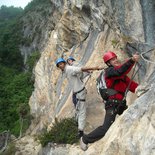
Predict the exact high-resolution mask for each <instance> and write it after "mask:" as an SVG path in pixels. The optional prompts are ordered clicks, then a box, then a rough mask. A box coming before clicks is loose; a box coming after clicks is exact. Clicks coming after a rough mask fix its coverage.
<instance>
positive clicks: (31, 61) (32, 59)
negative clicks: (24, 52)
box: [26, 51, 40, 71]
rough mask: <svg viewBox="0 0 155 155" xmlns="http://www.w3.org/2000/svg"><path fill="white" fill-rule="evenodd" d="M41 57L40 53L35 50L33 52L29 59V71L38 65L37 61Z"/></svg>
mask: <svg viewBox="0 0 155 155" xmlns="http://www.w3.org/2000/svg"><path fill="white" fill-rule="evenodd" d="M39 58H40V53H39V52H37V51H35V52H33V53H32V54H31V55H30V56H29V57H28V59H27V62H26V64H27V66H28V68H29V71H32V69H33V68H34V66H35V65H36V63H37V61H38V60H39Z"/></svg>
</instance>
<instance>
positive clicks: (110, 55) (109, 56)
mask: <svg viewBox="0 0 155 155" xmlns="http://www.w3.org/2000/svg"><path fill="white" fill-rule="evenodd" d="M112 58H117V55H116V54H115V53H114V52H111V51H108V52H106V53H105V54H104V55H103V60H104V62H105V63H106V62H108V61H109V60H110V59H112Z"/></svg>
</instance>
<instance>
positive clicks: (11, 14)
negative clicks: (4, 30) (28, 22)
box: [0, 5, 23, 22]
mask: <svg viewBox="0 0 155 155" xmlns="http://www.w3.org/2000/svg"><path fill="white" fill-rule="evenodd" d="M22 12H23V9H22V8H21V7H20V8H18V7H13V6H10V7H7V6H4V5H2V6H1V7H0V22H1V21H3V22H4V20H10V19H14V18H16V17H17V16H18V15H21V13H22Z"/></svg>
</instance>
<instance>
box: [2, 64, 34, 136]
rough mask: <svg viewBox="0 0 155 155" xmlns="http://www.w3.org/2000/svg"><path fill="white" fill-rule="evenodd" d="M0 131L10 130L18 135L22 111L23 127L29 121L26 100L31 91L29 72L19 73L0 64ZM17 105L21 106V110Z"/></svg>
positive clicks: (31, 82)
mask: <svg viewBox="0 0 155 155" xmlns="http://www.w3.org/2000/svg"><path fill="white" fill-rule="evenodd" d="M0 74H1V75H3V76H0V91H1V93H0V109H1V111H0V120H1V121H0V132H2V131H4V130H10V131H11V133H12V134H14V135H16V136H18V135H19V131H20V115H21V112H22V113H24V114H25V115H24V121H25V122H24V129H23V130H26V129H25V128H26V127H25V125H26V126H28V125H27V124H28V122H30V114H29V113H30V112H29V105H28V101H29V98H30V96H31V93H32V91H33V81H31V73H28V72H27V73H24V72H23V73H19V72H17V71H16V70H14V69H11V68H7V67H4V66H2V65H0ZM19 107H22V109H23V111H21V110H20V108H19Z"/></svg>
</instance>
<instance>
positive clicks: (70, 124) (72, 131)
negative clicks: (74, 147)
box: [38, 118, 78, 147]
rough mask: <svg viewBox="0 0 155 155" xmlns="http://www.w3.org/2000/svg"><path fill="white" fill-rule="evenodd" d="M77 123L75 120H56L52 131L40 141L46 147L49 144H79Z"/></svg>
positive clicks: (42, 135) (40, 137) (41, 137)
mask: <svg viewBox="0 0 155 155" xmlns="http://www.w3.org/2000/svg"><path fill="white" fill-rule="evenodd" d="M77 133H78V129H77V122H76V121H75V119H74V118H65V119H62V120H60V121H57V120H55V123H54V124H53V127H52V129H51V130H50V131H49V132H45V133H43V134H41V135H40V136H39V137H38V139H39V141H40V143H41V145H42V146H43V147H44V146H46V145H47V144H48V142H53V143H58V144H73V143H76V142H78V138H77Z"/></svg>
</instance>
